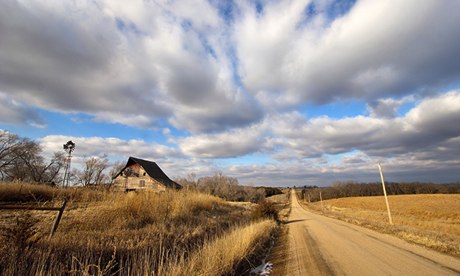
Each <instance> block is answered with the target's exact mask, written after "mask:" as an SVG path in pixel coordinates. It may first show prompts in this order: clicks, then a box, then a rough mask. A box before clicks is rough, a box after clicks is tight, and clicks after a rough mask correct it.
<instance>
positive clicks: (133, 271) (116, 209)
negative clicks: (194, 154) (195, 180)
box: [0, 183, 276, 275]
mask: <svg viewBox="0 0 460 276" xmlns="http://www.w3.org/2000/svg"><path fill="white" fill-rule="evenodd" d="M63 198H67V199H68V204H67V206H68V208H67V209H66V211H65V212H64V216H63V219H62V222H61V224H60V226H59V229H58V231H57V233H56V234H55V236H54V237H53V239H52V240H48V239H47V238H44V237H47V236H48V234H49V230H50V225H51V224H52V222H53V220H54V217H55V213H54V212H48V211H14V212H12V211H10V210H0V217H1V218H2V221H4V222H5V221H7V222H8V223H6V224H5V225H3V230H2V231H1V234H2V235H1V236H0V239H1V241H0V244H1V245H2V246H1V247H0V256H1V257H0V271H2V274H3V275H17V274H29V275H30V274H41V275H50V274H51V275H54V274H63V273H64V274H71V275H95V274H98V275H109V274H115V275H147V274H149V275H150V274H152V275H168V274H169V275H177V273H173V274H171V271H175V272H178V271H185V272H188V275H191V274H190V271H202V272H203V273H205V272H211V274H213V273H214V272H216V273H218V274H231V273H232V271H233V269H235V268H236V267H237V266H238V265H239V263H240V262H241V260H242V259H243V258H244V256H246V255H247V254H250V253H251V250H252V249H253V248H254V247H255V246H256V245H257V244H261V243H263V242H264V241H266V240H267V239H268V238H269V237H270V236H271V235H272V233H273V231H274V229H275V226H274V225H276V224H275V223H274V221H273V220H270V219H266V217H267V216H266V215H264V214H258V213H255V212H254V206H257V205H256V204H252V205H249V204H231V203H228V202H226V201H224V200H223V199H220V198H218V197H215V196H211V195H207V194H202V193H198V192H192V191H167V192H163V193H154V192H152V193H150V192H142V193H135V192H132V193H114V192H109V191H107V190H104V189H100V190H95V189H88V188H79V189H77V188H67V189H62V188H60V189H59V188H55V187H49V186H43V185H33V184H24V183H17V184H9V183H1V184H0V201H1V202H8V203H11V202H22V204H24V203H25V202H28V203H33V204H40V205H45V204H47V205H59V203H60V202H61V200H62V199H63ZM16 218H18V220H17V222H16ZM21 235H23V236H21ZM16 240H19V241H20V243H18V242H17V241H16ZM19 245H20V246H19ZM12 248H14V250H17V252H18V254H17V255H16V256H13V255H12V254H11V253H10V252H11V250H12ZM179 274H180V273H179ZM185 274H186V273H182V275H185ZM192 274H195V275H196V273H192ZM205 274H206V273H205ZM209 275H210V274H209Z"/></svg>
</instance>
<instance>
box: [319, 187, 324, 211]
mask: <svg viewBox="0 0 460 276" xmlns="http://www.w3.org/2000/svg"><path fill="white" fill-rule="evenodd" d="M319 200H320V201H321V211H322V210H323V196H322V195H321V191H319Z"/></svg>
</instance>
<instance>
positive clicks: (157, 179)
mask: <svg viewBox="0 0 460 276" xmlns="http://www.w3.org/2000/svg"><path fill="white" fill-rule="evenodd" d="M112 185H113V188H114V189H116V190H123V191H135V190H154V191H165V190H166V189H168V188H169V189H181V188H182V186H181V185H179V184H178V183H176V182H174V181H172V180H171V179H170V178H169V177H168V176H167V175H166V174H165V173H164V172H163V171H162V170H161V169H160V167H159V166H158V165H157V164H156V163H155V162H152V161H148V160H143V159H139V158H135V157H129V158H128V162H127V163H126V166H125V167H124V168H123V169H122V170H121V171H120V172H119V173H118V174H117V175H116V176H115V177H114V178H113V182H112Z"/></svg>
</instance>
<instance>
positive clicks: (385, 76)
mask: <svg viewBox="0 0 460 276" xmlns="http://www.w3.org/2000/svg"><path fill="white" fill-rule="evenodd" d="M282 3H283V4H282V5H288V8H280V7H279V5H281V4H278V2H273V3H271V2H270V3H268V4H267V5H266V7H265V9H264V10H266V11H267V12H266V13H263V14H257V13H255V12H254V10H253V9H252V10H251V9H247V10H249V11H247V12H245V13H243V16H242V20H241V21H240V22H239V23H238V24H237V28H236V30H237V32H236V34H235V35H236V37H237V41H238V42H239V43H237V48H238V53H239V57H240V71H241V74H242V75H243V76H242V79H243V81H244V84H245V85H246V87H248V88H249V90H250V91H252V92H253V93H255V94H256V95H257V96H258V97H259V98H260V99H261V100H264V103H265V104H266V105H269V106H272V105H298V104H299V103H302V102H305V101H308V102H319V103H323V102H331V101H334V100H335V99H344V98H364V99H369V100H376V99H379V98H382V97H390V96H395V95H407V94H413V93H417V92H424V93H428V92H430V90H433V89H436V88H438V87H439V86H443V85H446V84H447V83H450V82H451V81H454V80H458V79H459V77H460V73H459V72H460V66H459V64H458V63H456V62H455V61H454V60H456V59H457V58H458V51H457V50H456V47H455V46H454V45H457V44H458V43H459V42H460V35H458V32H456V28H457V26H458V24H459V23H460V21H459V18H460V9H459V5H458V3H455V2H452V1H424V2H423V3H421V2H420V1H393V2H390V1H372V0H367V1H366V0H364V1H358V2H357V3H356V4H355V6H354V7H353V8H352V9H351V11H350V12H349V13H348V14H346V15H344V16H342V17H338V18H336V19H333V20H332V21H329V20H321V21H320V22H322V25H321V24H320V25H317V24H313V23H311V24H305V25H302V26H300V27H299V25H298V24H297V23H299V22H302V21H305V20H306V19H308V17H313V18H314V17H318V16H319V17H322V18H324V16H325V15H324V14H319V15H314V14H303V13H302V11H303V9H302V7H306V6H307V3H306V2H303V3H302V2H298V1H291V2H288V1H284V2H282ZM330 3H332V2H330ZM299 7H300V8H299ZM243 10H246V9H244V8H243ZM302 16H303V17H302ZM313 18H311V19H313ZM389 18H391V20H389ZM313 22H315V21H314V20H313ZM271 24H273V25H276V26H278V27H272V25H271ZM267 94H268V95H267ZM266 99H273V100H272V101H268V102H267V101H266Z"/></svg>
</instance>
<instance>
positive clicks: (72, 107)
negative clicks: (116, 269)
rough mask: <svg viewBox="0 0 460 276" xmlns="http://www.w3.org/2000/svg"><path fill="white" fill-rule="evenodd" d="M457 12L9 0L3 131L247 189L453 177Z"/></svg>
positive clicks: (78, 159) (318, 2)
mask: <svg viewBox="0 0 460 276" xmlns="http://www.w3.org/2000/svg"><path fill="white" fill-rule="evenodd" d="M459 25H460V3H459V2H458V1H448V0H427V1H415V0H407V1H396V0H395V1H373V0H363V1H333V0H292V1H263V0H261V1H214V0H210V1H206V0H187V1H161V0H158V1H109V0H96V1H58V0H49V1H34V0H32V1H13V0H6V1H4V3H3V4H2V9H1V10H0V37H1V39H0V105H1V107H2V108H1V110H0V130H3V131H10V132H12V133H16V134H19V135H21V136H24V137H30V138H32V139H34V140H36V141H37V142H39V143H40V144H41V145H42V147H43V149H44V152H43V154H44V155H45V156H51V155H52V153H53V152H55V151H60V150H61V147H62V144H64V143H65V142H67V141H68V140H73V141H74V142H76V144H77V149H76V151H75V153H74V155H75V157H74V159H75V160H74V164H75V165H76V166H79V165H81V164H82V162H83V160H84V159H85V158H88V157H92V156H99V157H103V156H107V157H108V158H109V159H110V160H111V161H112V162H114V161H116V160H121V161H125V160H127V158H128V157H129V156H136V157H140V158H146V159H150V160H153V161H156V162H157V163H158V164H159V165H160V167H162V168H163V169H164V170H165V172H166V173H167V174H168V175H170V176H171V177H186V176H187V175H189V174H192V173H193V174H196V175H197V176H198V177H200V176H206V175H211V174H214V173H215V172H217V171H221V172H223V173H224V174H226V175H230V176H233V177H237V178H238V180H239V182H240V183H242V184H245V185H272V186H287V185H297V186H302V185H329V184H331V183H333V182H335V181H347V180H354V181H379V174H378V170H377V161H379V160H380V161H381V163H382V166H383V168H384V171H385V173H386V177H387V179H388V180H389V181H433V182H458V181H459V180H460V174H459V173H458V167H459V165H460V161H459V159H458V156H459V154H460V124H459V123H458V122H460V85H459V84H460V63H458V60H460V51H459V50H460V49H459V46H458V45H460V33H459V32H458V30H457V29H458V26H459Z"/></svg>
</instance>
